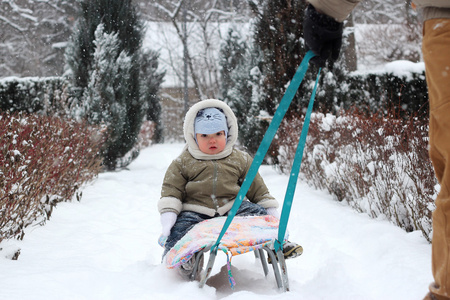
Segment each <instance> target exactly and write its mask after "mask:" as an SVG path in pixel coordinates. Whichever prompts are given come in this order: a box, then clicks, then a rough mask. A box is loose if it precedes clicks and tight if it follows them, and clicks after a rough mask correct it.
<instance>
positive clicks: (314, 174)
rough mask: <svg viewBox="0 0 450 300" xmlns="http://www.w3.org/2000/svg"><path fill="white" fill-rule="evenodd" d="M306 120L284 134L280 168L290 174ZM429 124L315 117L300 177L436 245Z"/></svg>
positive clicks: (374, 118)
mask: <svg viewBox="0 0 450 300" xmlns="http://www.w3.org/2000/svg"><path fill="white" fill-rule="evenodd" d="M302 125H303V118H302V117H298V118H293V119H291V120H287V121H285V122H283V124H282V125H281V127H282V128H280V130H279V134H278V141H282V142H280V155H279V161H280V167H281V170H282V171H284V172H289V170H290V168H291V165H292V162H293V158H294V155H295V150H296V147H297V143H298V139H299V136H300V130H301V128H302ZM427 149H428V121H427V120H426V119H425V120H424V119H418V118H410V119H401V118H397V117H395V116H391V117H385V116H380V115H372V116H366V115H363V114H359V113H358V112H355V111H353V112H352V113H348V114H344V115H342V116H340V117H336V116H333V115H323V114H314V115H313V116H312V118H311V125H310V130H309V133H308V138H307V142H306V146H305V151H304V154H303V162H302V168H301V173H302V176H304V178H305V179H306V180H307V182H308V183H310V184H312V185H314V186H315V187H316V188H320V189H327V190H328V191H329V192H330V193H331V194H333V195H334V196H335V197H336V198H337V199H338V200H339V201H346V202H347V203H348V204H349V205H350V206H352V207H353V208H355V209H356V210H358V211H360V212H365V213H368V214H369V215H371V216H372V217H379V216H384V217H386V218H387V219H389V220H390V221H392V222H393V223H395V224H397V225H398V226H400V227H402V228H404V229H405V230H406V231H413V230H421V231H422V233H423V235H424V236H425V238H426V239H427V240H428V241H431V231H432V227H431V212H432V210H433V209H434V199H435V197H436V186H437V181H436V178H435V176H434V172H433V167H432V164H431V161H430V159H429V156H428V150H427Z"/></svg>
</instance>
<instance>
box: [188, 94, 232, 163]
mask: <svg viewBox="0 0 450 300" xmlns="http://www.w3.org/2000/svg"><path fill="white" fill-rule="evenodd" d="M208 107H216V108H220V109H221V110H223V113H224V114H225V116H226V117H227V125H228V135H227V144H226V146H225V149H224V150H223V151H222V152H220V153H217V154H214V155H211V154H205V153H203V152H202V151H200V149H199V148H198V145H197V142H196V141H195V133H194V121H195V118H196V116H197V113H198V112H199V111H200V110H202V109H204V108H208ZM183 132H184V138H185V140H186V143H187V149H188V151H189V153H191V155H192V156H193V157H194V158H196V159H202V160H214V159H222V158H225V157H227V156H228V155H230V154H231V152H232V151H233V147H234V145H235V144H236V141H237V138H238V125H237V119H236V116H235V115H234V113H233V111H232V110H231V108H230V107H229V106H228V105H227V104H226V103H225V102H223V101H221V100H217V99H207V100H202V101H200V102H197V103H196V104H194V105H193V106H192V107H191V108H190V109H189V110H188V112H187V113H186V116H185V118H184V125H183Z"/></svg>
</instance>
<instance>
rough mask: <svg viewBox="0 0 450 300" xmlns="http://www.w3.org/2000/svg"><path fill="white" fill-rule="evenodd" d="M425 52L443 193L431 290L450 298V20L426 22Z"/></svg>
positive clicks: (436, 217) (434, 153) (433, 145)
mask: <svg viewBox="0 0 450 300" xmlns="http://www.w3.org/2000/svg"><path fill="white" fill-rule="evenodd" d="M422 51H423V56H424V61H425V68H426V77H427V84H428V92H429V99H430V129H429V130H430V131H429V135H430V158H431V161H432V163H433V166H434V170H435V173H436V177H437V179H438V181H439V183H440V185H441V190H440V192H439V194H438V196H437V198H436V201H435V202H436V210H435V211H434V212H433V241H432V272H433V277H434V281H435V282H434V283H433V284H431V285H430V291H431V292H432V294H433V296H434V297H436V298H437V299H450V276H449V272H450V257H449V251H450V84H449V83H450V55H449V53H450V20H449V19H431V20H427V21H426V22H425V23H424V38H423V45H422Z"/></svg>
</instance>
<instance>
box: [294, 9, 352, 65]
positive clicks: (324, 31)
mask: <svg viewBox="0 0 450 300" xmlns="http://www.w3.org/2000/svg"><path fill="white" fill-rule="evenodd" d="M342 32H343V23H339V22H337V21H336V20H334V19H333V18H332V17H330V16H327V15H325V14H321V13H319V12H318V11H316V9H315V8H314V6H312V5H311V4H310V5H308V7H307V8H306V11H305V18H304V20H303V37H304V39H305V46H306V50H307V51H308V50H311V51H312V52H314V54H316V56H315V57H313V58H312V59H311V62H312V63H314V64H315V65H317V66H319V67H325V63H326V61H327V60H328V62H329V68H330V69H331V68H332V67H333V63H334V62H335V61H336V60H337V59H338V57H339V52H340V51H341V46H342Z"/></svg>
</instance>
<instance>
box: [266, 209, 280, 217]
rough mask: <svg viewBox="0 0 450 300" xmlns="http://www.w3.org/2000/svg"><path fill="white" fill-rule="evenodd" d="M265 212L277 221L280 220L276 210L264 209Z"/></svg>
mask: <svg viewBox="0 0 450 300" xmlns="http://www.w3.org/2000/svg"><path fill="white" fill-rule="evenodd" d="M266 211H267V214H269V215H271V216H274V217H275V218H277V219H279V218H280V213H279V212H278V209H276V208H275V207H269V208H266Z"/></svg>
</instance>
